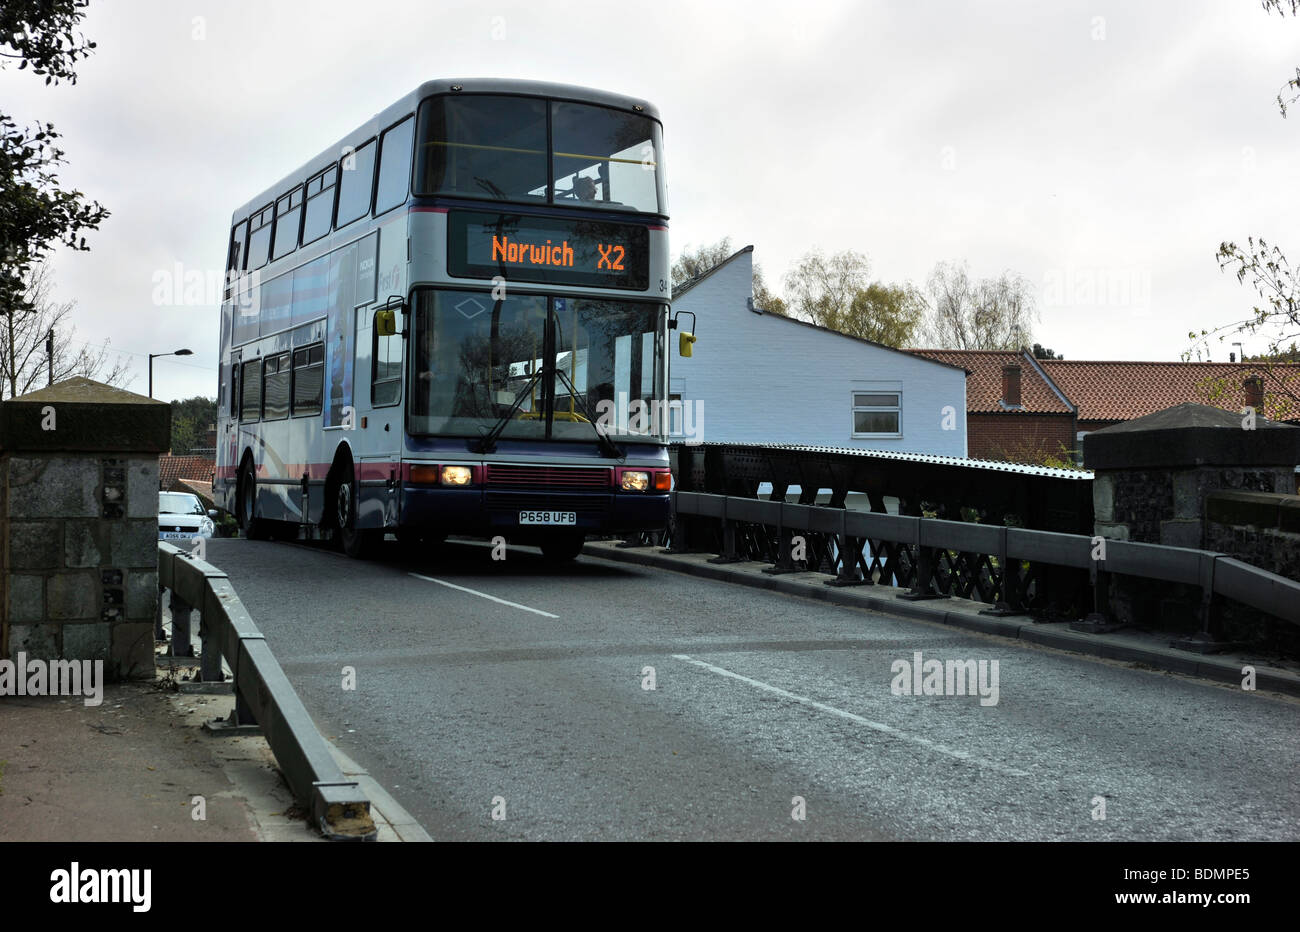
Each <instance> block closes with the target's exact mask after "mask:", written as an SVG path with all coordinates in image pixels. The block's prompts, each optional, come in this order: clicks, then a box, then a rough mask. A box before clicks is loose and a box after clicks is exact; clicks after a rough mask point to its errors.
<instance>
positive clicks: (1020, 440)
mask: <svg viewBox="0 0 1300 932" xmlns="http://www.w3.org/2000/svg"><path fill="white" fill-rule="evenodd" d="M966 433H967V448H968V450H969V453H968V454H967V455H968V456H970V457H971V458H972V459H981V460H1005V459H1009V460H1012V461H1015V462H1040V461H1041V460H1042V458H1043V456H1045V455H1052V456H1056V457H1062V458H1068V457H1067V455H1066V454H1064V453H1062V452H1061V451H1062V448H1064V449H1065V450H1073V449H1074V448H1075V446H1076V443H1075V440H1074V418H1073V417H1072V416H1071V415H1068V414H1021V413H1012V412H1008V413H1006V414H968V415H967V416H966Z"/></svg>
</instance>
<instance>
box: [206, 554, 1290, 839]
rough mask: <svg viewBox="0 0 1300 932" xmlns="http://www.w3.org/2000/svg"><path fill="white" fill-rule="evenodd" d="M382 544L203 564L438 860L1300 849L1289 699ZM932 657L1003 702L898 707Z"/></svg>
mask: <svg viewBox="0 0 1300 932" xmlns="http://www.w3.org/2000/svg"><path fill="white" fill-rule="evenodd" d="M386 547H387V550H386V552H385V554H384V556H383V558H382V559H380V560H379V561H376V562H372V563H359V562H355V561H352V560H349V559H347V558H346V557H344V556H342V555H340V554H337V553H334V552H331V551H329V550H326V549H322V548H319V547H312V546H306V545H298V544H289V543H279V542H252V541H244V540H213V541H210V542H209V546H208V556H209V560H210V562H212V563H214V564H215V565H217V566H219V567H221V568H222V569H224V570H225V571H226V572H227V573H229V575H230V578H231V580H232V581H233V583H234V585H235V588H236V590H237V591H238V592H239V594H240V596H241V597H242V598H243V600H244V603H245V604H246V605H247V607H248V609H249V610H250V612H251V613H252V616H253V618H254V619H255V621H256V622H257V624H258V626H259V627H260V628H261V629H262V631H263V632H264V633H265V635H266V638H267V642H268V643H269V644H270V646H271V649H272V650H273V652H274V653H275V656H276V657H277V658H278V659H279V661H280V663H281V664H282V666H283V667H284V669H285V671H286V673H287V674H288V676H289V679H290V680H291V682H292V683H293V685H294V687H295V688H296V689H297V690H298V693H299V695H300V696H301V697H302V699H303V702H304V703H305V704H306V706H307V708H308V709H309V710H310V712H311V713H312V715H313V717H314V718H315V719H316V722H317V724H318V725H319V727H320V728H321V730H322V732H323V733H325V734H326V735H329V736H330V737H331V738H333V739H335V741H336V743H338V745H339V746H340V747H341V748H343V750H344V751H346V752H347V753H348V754H349V755H350V756H352V757H353V758H355V759H356V760H357V761H359V762H360V763H361V764H362V765H364V766H366V767H367V768H368V769H369V771H370V773H371V774H372V775H373V776H374V777H375V778H376V779H378V780H379V781H380V782H381V783H383V784H384V786H385V787H387V788H388V790H389V792H390V793H392V794H393V795H394V796H395V797H396V798H397V799H398V801H399V802H401V803H402V805H404V806H405V807H406V808H407V809H408V810H409V811H410V812H411V813H412V814H413V815H414V816H415V817H416V818H417V819H419V820H420V821H421V823H422V824H423V825H424V827H425V828H426V829H427V830H428V831H429V833H430V834H431V835H432V836H433V837H434V838H435V839H436V840H461V839H475V840H485V839H547V840H591V839H611V840H633V839H645V840H660V839H663V840H668V839H773V840H774V839H824V840H990V841H997V840H1053V839H1061V840H1234V841H1243V840H1252V839H1273V840H1281V839H1289V840H1294V839H1297V838H1300V786H1298V785H1297V782H1296V781H1295V779H1294V774H1295V773H1296V772H1297V771H1298V770H1300V742H1297V740H1296V734H1297V729H1296V726H1297V722H1298V720H1300V703H1297V702H1296V701H1294V700H1291V699H1287V698H1281V697H1276V696H1270V695H1265V694H1260V693H1245V692H1242V691H1240V690H1237V689H1232V688H1228V687H1224V686H1218V685H1214V684H1210V683H1208V682H1204V681H1200V680H1194V679H1189V678H1184V677H1179V676H1174V675H1168V674H1162V673H1157V672H1152V671H1150V670H1144V669H1135V668H1133V667H1130V666H1127V665H1122V664H1117V663H1112V662H1107V661H1100V660H1097V659H1093V658H1083V657H1076V656H1073V655H1069V654H1066V653H1062V652H1059V651H1054V650H1050V649H1042V648H1037V647H1034V646H1032V645H1026V644H1025V643H1024V642H1016V643H1014V644H1013V643H1011V642H1008V641H1004V640H1001V639H998V638H993V637H985V636H982V635H978V634H970V633H966V632H958V631H955V630H953V629H949V628H945V627H942V626H938V625H931V624H927V623H924V622H918V621H912V620H904V619H901V618H895V617H891V616H888V615H883V614H873V613H866V612H862V611H857V610H853V609H849V608H840V607H836V606H832V605H828V604H825V603H822V602H814V601H811V600H806V599H801V598H797V597H793V596H786V595H782V594H779V593H773V592H766V591H760V590H754V589H749V588H743V587H738V586H734V585H730V584H727V583H721V582H713V581H709V580H703V579H698V578H694V577H688V576H684V575H679V574H675V573H671V572H667V571H662V570H655V569H645V568H640V567H633V566H629V565H625V564H616V563H610V562H608V561H604V560H600V559H597V558H592V557H582V558H580V559H579V560H578V561H577V562H576V563H573V564H570V565H567V566H561V567H560V568H558V569H557V568H554V567H551V566H548V565H547V564H545V563H543V562H542V560H541V557H540V555H539V554H538V553H537V552H536V551H532V550H529V549H526V548H519V549H512V550H511V551H509V552H508V553H507V554H506V559H505V560H503V561H494V560H493V559H492V558H491V551H490V549H489V548H488V547H487V546H486V545H485V544H484V545H480V544H471V543H459V542H452V543H448V544H446V545H444V546H443V547H442V548H440V549H438V550H436V551H433V552H431V553H428V554H426V555H423V556H422V557H419V558H411V557H409V556H405V555H403V554H402V553H400V552H399V550H398V547H397V544H396V543H395V542H393V541H390V542H388V544H387V545H386ZM916 651H920V652H922V657H923V659H925V660H929V659H938V660H944V661H948V660H958V661H967V660H973V661H975V662H976V663H977V664H978V663H979V662H980V661H987V662H988V666H986V667H985V669H986V671H988V673H989V675H990V679H989V680H987V681H986V683H985V685H986V687H988V686H991V674H992V669H993V668H992V662H993V661H996V662H997V664H998V668H997V669H998V690H997V693H996V702H991V701H989V700H992V699H993V698H994V694H993V693H992V691H991V690H990V689H987V688H986V690H985V693H986V695H985V696H984V698H983V700H982V699H981V697H980V696H978V695H894V694H893V692H892V691H891V684H894V683H895V682H896V681H897V682H901V681H902V680H904V679H907V678H906V677H901V678H900V677H897V676H896V674H895V672H893V670H894V664H895V662H896V661H900V660H906V661H909V662H911V661H912V660H913V659H914V652H916ZM345 667H352V668H354V670H355V688H354V689H346V688H344V686H345V682H344V680H345V671H344V668H345ZM647 668H651V669H650V670H647ZM651 673H653V686H654V688H653V689H649V688H646V687H647V686H650V685H652V684H651V682H650V679H649V677H650V675H651ZM1103 806H1104V810H1103ZM1103 814H1104V818H1099V816H1100V815H1103ZM494 815H495V816H497V817H498V818H494ZM796 815H802V816H803V818H795V817H794V816H796Z"/></svg>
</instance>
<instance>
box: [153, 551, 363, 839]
mask: <svg viewBox="0 0 1300 932" xmlns="http://www.w3.org/2000/svg"><path fill="white" fill-rule="evenodd" d="M158 584H159V586H161V587H163V588H166V589H170V590H171V592H172V594H173V598H174V602H173V604H175V603H176V602H179V603H180V606H179V607H180V610H181V611H185V610H186V609H188V608H193V609H196V610H198V612H199V636H200V638H201V639H202V644H203V653H202V661H201V667H200V670H201V676H202V678H203V679H204V680H205V681H209V680H210V681H220V680H221V679H222V677H223V674H222V671H221V659H222V658H223V657H224V658H225V661H226V663H227V664H228V665H229V666H230V669H231V670H232V671H233V672H234V678H235V683H234V685H235V708H236V714H237V715H238V716H239V718H240V719H241V720H244V721H247V720H249V719H250V718H251V720H252V721H255V722H256V723H257V724H258V725H259V726H260V727H261V729H262V734H263V735H264V736H265V738H266V742H267V744H269V745H270V746H271V752H272V753H273V754H275V759H276V761H277V762H278V763H279V765H280V769H281V771H282V772H283V773H284V776H285V779H286V780H287V781H288V783H289V788H290V789H291V790H292V791H293V794H294V796H295V797H296V798H297V799H298V801H299V802H300V803H303V804H304V805H306V806H307V807H308V809H309V811H310V812H311V817H312V821H313V822H314V823H315V824H316V825H317V826H319V828H320V830H321V833H322V834H323V835H325V837H327V838H331V839H335V840H366V841H373V840H374V839H375V838H376V837H377V834H378V832H377V829H376V828H375V823H374V821H373V819H372V818H371V815H370V800H369V799H367V798H366V796H365V794H364V793H363V792H362V791H361V788H360V786H359V785H358V784H357V782H356V781H355V780H349V779H348V778H347V777H346V776H345V775H344V774H343V771H342V770H341V769H340V768H339V765H338V764H337V763H336V762H335V760H334V758H333V756H332V755H331V754H330V752H329V748H328V747H327V746H326V744H325V739H324V738H322V737H321V735H320V732H319V731H317V730H316V725H315V724H314V723H313V722H312V720H311V716H310V715H308V714H307V709H306V708H305V707H304V706H303V704H302V700H301V699H299V698H298V694H297V693H296V692H295V691H294V688H293V686H291V685H290V683H289V679H288V677H286V676H285V675H284V671H283V670H282V669H280V664H279V663H278V662H277V661H276V659H275V657H274V656H273V655H272V654H271V649H270V648H269V647H267V645H266V639H265V638H264V637H263V636H262V633H261V632H260V631H258V630H257V625H255V624H254V623H253V619H252V617H251V616H250V615H249V614H248V610H247V609H245V608H244V605H243V603H242V602H241V601H240V600H239V596H238V595H236V594H235V589H234V587H233V586H232V585H231V583H230V579H229V578H228V577H227V576H226V574H225V573H223V572H222V571H221V570H219V569H217V568H216V567H215V566H212V565H211V564H209V563H205V562H203V561H202V560H198V559H195V558H193V557H192V556H191V555H190V554H189V553H186V552H185V551H183V550H181V549H179V548H177V547H174V546H172V545H171V544H168V543H163V542H159V544H158Z"/></svg>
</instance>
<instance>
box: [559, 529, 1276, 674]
mask: <svg viewBox="0 0 1300 932" xmlns="http://www.w3.org/2000/svg"><path fill="white" fill-rule="evenodd" d="M582 552H583V555H585V556H589V557H599V558H601V559H605V560H614V561H616V562H620V563H633V564H637V565H639V566H650V567H655V568H657V569H664V570H671V571H673V572H677V573H685V574H687V575H690V576H699V577H702V578H704V579H714V580H719V581H722V582H729V583H734V584H738V585H742V586H750V587H752V588H757V589H773V590H776V591H777V592H783V593H786V594H787V595H796V596H801V597H803V598H810V599H817V600H819V601H823V602H831V603H834V604H836V605H843V606H848V607H851V608H860V609H865V610H867V611H873V612H884V613H886V614H890V615H897V616H901V617H904V618H908V619H912V620H916V621H924V622H928V623H931V624H941V625H948V626H951V627H955V628H962V629H965V630H967V631H976V632H979V633H981V634H992V635H996V636H999V637H1006V638H1015V639H1018V640H1023V641H1027V642H1029V643H1032V644H1036V645H1039V646H1042V647H1049V648H1055V649H1058V650H1065V651H1071V652H1073V653H1079V654H1089V655H1092V656H1094V657H1100V658H1102V659H1104V660H1110V661H1119V662H1127V663H1130V664H1133V665H1134V666H1145V667H1150V668H1152V669H1155V670H1161V671H1164V672H1166V673H1174V674H1182V675H1186V676H1197V677H1202V678H1205V679H1210V680H1215V681H1217V682H1219V683H1221V684H1222V685H1224V686H1225V687H1229V688H1237V689H1240V688H1241V682H1242V667H1244V666H1247V665H1249V666H1252V667H1254V668H1255V688H1256V689H1257V690H1259V691H1268V692H1276V693H1284V694H1288V695H1291V696H1300V664H1295V663H1288V662H1285V661H1280V660H1278V659H1276V658H1272V657H1262V656H1260V655H1258V654H1256V653H1253V652H1251V651H1247V650H1229V651H1224V652H1223V653H1221V654H1196V653H1192V652H1190V651H1184V650H1178V649H1176V648H1173V647H1170V646H1169V642H1170V640H1171V637H1172V636H1171V635H1169V634H1160V633H1158V632H1149V631H1138V630H1136V629H1133V628H1126V629H1123V630H1120V631H1114V632H1111V633H1109V634H1086V633H1084V632H1081V631H1074V630H1071V629H1070V627H1069V625H1067V624H1064V623H1048V624H1040V623H1037V622H1035V621H1034V620H1033V619H1032V618H1030V617H1029V616H1028V615H1011V616H1007V617H1004V618H997V617H992V616H989V615H981V614H980V612H981V611H982V610H983V609H987V608H988V607H989V606H988V605H986V604H984V603H983V602H973V601H971V600H969V599H959V598H941V599H928V600H924V601H919V602H908V601H904V600H902V599H899V598H897V596H898V595H900V594H901V593H903V592H906V591H907V590H905V589H897V588H895V587H893V586H881V585H874V586H848V587H844V588H839V587H835V586H828V585H826V580H828V579H830V578H831V577H829V576H827V575H825V574H823V573H787V574H782V575H770V574H767V573H764V572H763V570H764V569H765V568H766V567H767V566H768V564H766V563H753V562H741V563H724V564H717V563H710V562H709V561H710V560H711V559H713V558H714V556H715V555H714V554H711V553H685V554H670V553H665V552H664V551H663V550H661V549H660V548H658V547H619V546H618V543H617V542H615V541H591V542H588V543H587V545H586V546H585V547H584V548H583V551H582Z"/></svg>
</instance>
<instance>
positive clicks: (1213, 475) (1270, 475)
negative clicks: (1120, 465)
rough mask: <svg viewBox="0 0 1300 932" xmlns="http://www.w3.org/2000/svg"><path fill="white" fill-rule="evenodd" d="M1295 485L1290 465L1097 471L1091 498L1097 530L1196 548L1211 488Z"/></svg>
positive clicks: (1252, 489) (1114, 536)
mask: <svg viewBox="0 0 1300 932" xmlns="http://www.w3.org/2000/svg"><path fill="white" fill-rule="evenodd" d="M1294 484H1295V480H1294V470H1293V469H1291V468H1289V467H1266V466H1255V467H1227V466H1198V467H1195V468H1192V469H1134V470H1107V471H1098V472H1097V474H1096V477H1095V478H1094V480H1093V499H1092V500H1093V514H1094V516H1095V520H1096V533H1097V534H1099V535H1100V536H1102V537H1108V538H1110V539H1112V540H1132V541H1138V542H1140V543H1147V544H1167V545H1169V546H1171V547H1193V548H1198V547H1202V546H1203V533H1202V518H1203V511H1202V509H1203V502H1204V500H1205V496H1206V495H1207V494H1208V493H1209V492H1212V491H1215V490H1219V489H1240V490H1244V491H1250V492H1278V491H1288V490H1289V489H1290V488H1291V487H1292V486H1293V485H1294Z"/></svg>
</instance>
